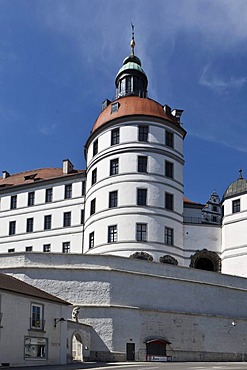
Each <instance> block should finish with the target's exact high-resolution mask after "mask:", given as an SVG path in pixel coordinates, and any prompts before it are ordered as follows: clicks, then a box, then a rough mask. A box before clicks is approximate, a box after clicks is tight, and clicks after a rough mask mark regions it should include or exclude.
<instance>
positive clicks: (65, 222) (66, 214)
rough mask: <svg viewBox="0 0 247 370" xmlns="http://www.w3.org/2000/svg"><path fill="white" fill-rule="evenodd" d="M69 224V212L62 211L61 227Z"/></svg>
mask: <svg viewBox="0 0 247 370" xmlns="http://www.w3.org/2000/svg"><path fill="white" fill-rule="evenodd" d="M70 226H71V212H70V211H69V212H64V213H63V227H70Z"/></svg>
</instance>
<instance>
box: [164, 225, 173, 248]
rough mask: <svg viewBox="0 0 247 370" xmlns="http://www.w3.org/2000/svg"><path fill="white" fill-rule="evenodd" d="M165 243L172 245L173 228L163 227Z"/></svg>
mask: <svg viewBox="0 0 247 370" xmlns="http://www.w3.org/2000/svg"><path fill="white" fill-rule="evenodd" d="M165 244H167V245H173V229H171V228H170V227H165Z"/></svg>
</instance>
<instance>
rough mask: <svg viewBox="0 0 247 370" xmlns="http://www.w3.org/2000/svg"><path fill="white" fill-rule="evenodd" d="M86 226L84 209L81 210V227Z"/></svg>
mask: <svg viewBox="0 0 247 370" xmlns="http://www.w3.org/2000/svg"><path fill="white" fill-rule="evenodd" d="M83 224H84V209H82V210H81V225H83Z"/></svg>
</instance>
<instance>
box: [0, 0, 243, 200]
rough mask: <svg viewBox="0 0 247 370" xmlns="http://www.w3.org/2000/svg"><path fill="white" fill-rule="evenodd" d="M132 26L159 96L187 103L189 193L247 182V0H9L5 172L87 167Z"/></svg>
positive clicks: (0, 100)
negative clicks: (89, 146) (65, 163)
mask: <svg viewBox="0 0 247 370" xmlns="http://www.w3.org/2000/svg"><path fill="white" fill-rule="evenodd" d="M131 22H133V23H134V25H135V39H136V48H135V51H136V55H138V56H139V57H140V58H141V60H142V65H143V68H144V70H145V72H146V74H147V75H148V79H149V89H148V90H149V97H151V98H153V99H155V100H157V101H159V102H160V103H161V104H168V105H170V106H171V107H172V108H180V109H184V114H183V117H182V118H183V119H182V122H183V125H184V128H185V129H186V130H187V132H188V134H187V136H186V139H185V143H184V148H185V149H184V154H185V161H186V163H185V169H184V178H185V196H187V197H188V198H189V199H191V200H193V201H196V202H201V203H204V202H206V201H207V199H208V198H209V195H210V194H211V192H212V191H214V190H216V191H217V192H218V193H219V195H220V196H222V195H223V193H224V191H225V189H226V187H227V186H228V185H229V184H230V183H231V182H233V181H235V180H236V179H237V177H238V171H239V169H240V168H242V169H243V175H244V177H247V117H246V110H247V105H246V101H247V68H246V67H247V27H246V24H247V1H246V0H152V1H150V0H131V1H129V0H124V1H123V0H90V1H88V0H0V171H2V170H7V171H9V172H10V173H16V172H21V171H25V170H30V169H35V168H41V167H61V163H62V160H63V159H66V158H69V159H70V160H71V161H72V162H73V163H74V165H75V168H85V161H84V154H83V148H84V144H85V142H86V139H87V137H88V135H89V133H90V130H91V128H92V126H93V124H94V121H95V119H96V118H97V116H98V114H99V113H100V110H101V103H102V101H103V100H105V99H106V98H109V99H112V98H113V96H114V93H115V88H114V81H115V76H116V73H117V71H118V69H119V68H120V67H121V65H122V61H123V59H124V58H125V57H126V56H127V55H129V52H130V47H129V42H130V38H131V26H130V23H131Z"/></svg>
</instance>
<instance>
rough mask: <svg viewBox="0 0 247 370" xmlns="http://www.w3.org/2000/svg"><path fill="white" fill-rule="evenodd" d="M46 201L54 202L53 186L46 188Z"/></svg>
mask: <svg viewBox="0 0 247 370" xmlns="http://www.w3.org/2000/svg"><path fill="white" fill-rule="evenodd" d="M45 202H46V203H51V202H52V188H50V189H46V191H45Z"/></svg>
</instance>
